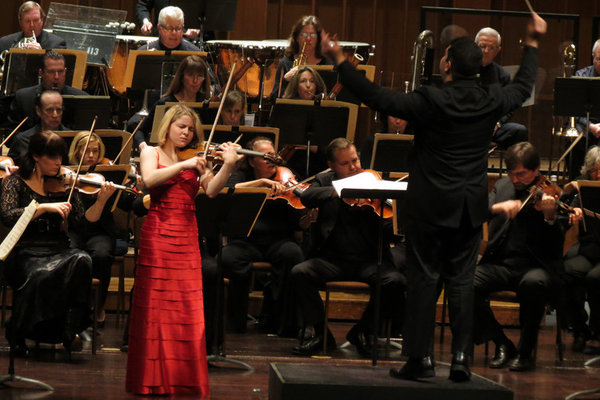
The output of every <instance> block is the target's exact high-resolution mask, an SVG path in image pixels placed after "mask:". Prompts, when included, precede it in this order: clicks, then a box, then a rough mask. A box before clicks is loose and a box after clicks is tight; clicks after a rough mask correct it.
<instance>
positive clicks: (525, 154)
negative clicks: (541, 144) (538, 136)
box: [504, 142, 540, 171]
mask: <svg viewBox="0 0 600 400" xmlns="http://www.w3.org/2000/svg"><path fill="white" fill-rule="evenodd" d="M504 162H506V168H508V170H509V171H512V170H514V169H515V168H517V167H518V166H519V165H522V166H523V168H526V169H528V170H530V171H534V170H536V169H537V168H538V167H539V166H540V155H539V154H538V152H537V150H536V149H535V147H533V145H532V144H531V143H529V142H519V143H515V144H513V145H512V146H510V147H509V148H508V150H506V153H505V154H504Z"/></svg>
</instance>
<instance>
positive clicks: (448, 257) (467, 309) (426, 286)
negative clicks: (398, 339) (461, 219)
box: [404, 220, 481, 358]
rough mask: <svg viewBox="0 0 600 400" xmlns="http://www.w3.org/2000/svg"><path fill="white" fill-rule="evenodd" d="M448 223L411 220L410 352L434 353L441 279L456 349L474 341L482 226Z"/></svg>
mask: <svg viewBox="0 0 600 400" xmlns="http://www.w3.org/2000/svg"><path fill="white" fill-rule="evenodd" d="M463 225H464V226H463V227H462V228H444V227H439V226H435V225H432V224H429V223H427V222H424V221H417V220H409V223H408V224H407V244H408V247H407V265H406V272H407V280H408V290H407V298H406V329H405V334H406V338H405V351H404V352H405V354H406V355H408V356H409V357H411V358H422V357H425V356H427V355H431V354H432V350H433V333H434V329H435V308H436V304H437V298H438V293H439V292H438V285H439V282H440V280H441V281H442V282H443V283H444V284H445V290H446V294H447V297H448V308H449V314H450V328H451V330H452V353H454V354H456V353H457V352H464V353H468V352H470V350H471V344H472V336H471V334H472V326H473V273H474V270H475V262H476V260H477V253H478V250H479V244H480V242H481V226H479V227H476V228H472V227H470V226H469V225H470V224H468V223H463Z"/></svg>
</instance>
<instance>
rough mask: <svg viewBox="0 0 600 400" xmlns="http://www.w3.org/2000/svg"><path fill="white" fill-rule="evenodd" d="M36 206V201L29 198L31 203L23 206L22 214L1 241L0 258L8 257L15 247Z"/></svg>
mask: <svg viewBox="0 0 600 400" xmlns="http://www.w3.org/2000/svg"><path fill="white" fill-rule="evenodd" d="M37 207H38V202H37V201H35V200H31V203H29V205H28V206H27V207H25V210H23V214H21V216H20V217H19V219H18V220H17V223H16V224H15V226H13V228H12V229H11V230H10V232H8V235H6V237H5V238H4V240H3V241H2V244H0V260H2V261H4V260H6V257H8V255H9V254H10V252H11V251H12V249H13V248H14V247H15V245H16V244H17V242H18V241H19V239H20V238H21V235H22V234H23V232H25V229H27V225H29V222H30V221H31V219H32V218H33V215H34V214H35V211H36V210H37Z"/></svg>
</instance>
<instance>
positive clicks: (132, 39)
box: [106, 35, 158, 95]
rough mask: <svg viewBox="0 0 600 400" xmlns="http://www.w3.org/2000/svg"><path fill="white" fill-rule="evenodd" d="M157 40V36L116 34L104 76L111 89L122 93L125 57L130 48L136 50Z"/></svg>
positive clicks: (125, 88) (124, 87) (123, 91)
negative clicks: (110, 62) (115, 40)
mask: <svg viewBox="0 0 600 400" xmlns="http://www.w3.org/2000/svg"><path fill="white" fill-rule="evenodd" d="M155 40H158V38H157V37H149V36H128V35H117V42H116V43H115V47H114V49H113V52H112V55H111V60H112V66H111V67H110V68H106V77H107V79H108V84H109V85H110V87H111V89H112V90H114V91H115V92H116V93H118V94H120V95H124V94H125V91H126V90H127V87H126V86H125V71H126V70H127V58H128V57H129V51H130V50H137V49H138V48H139V47H140V46H142V45H144V44H146V43H149V42H153V41H155Z"/></svg>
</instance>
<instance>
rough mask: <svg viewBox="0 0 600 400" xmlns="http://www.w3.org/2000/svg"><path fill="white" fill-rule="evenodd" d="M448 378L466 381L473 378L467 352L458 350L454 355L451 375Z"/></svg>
mask: <svg viewBox="0 0 600 400" xmlns="http://www.w3.org/2000/svg"><path fill="white" fill-rule="evenodd" d="M448 379H450V380H451V381H454V382H466V381H469V380H471V370H469V363H468V361H467V355H466V354H465V353H463V352H458V353H456V354H455V355H454V357H452V364H450V376H448Z"/></svg>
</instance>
